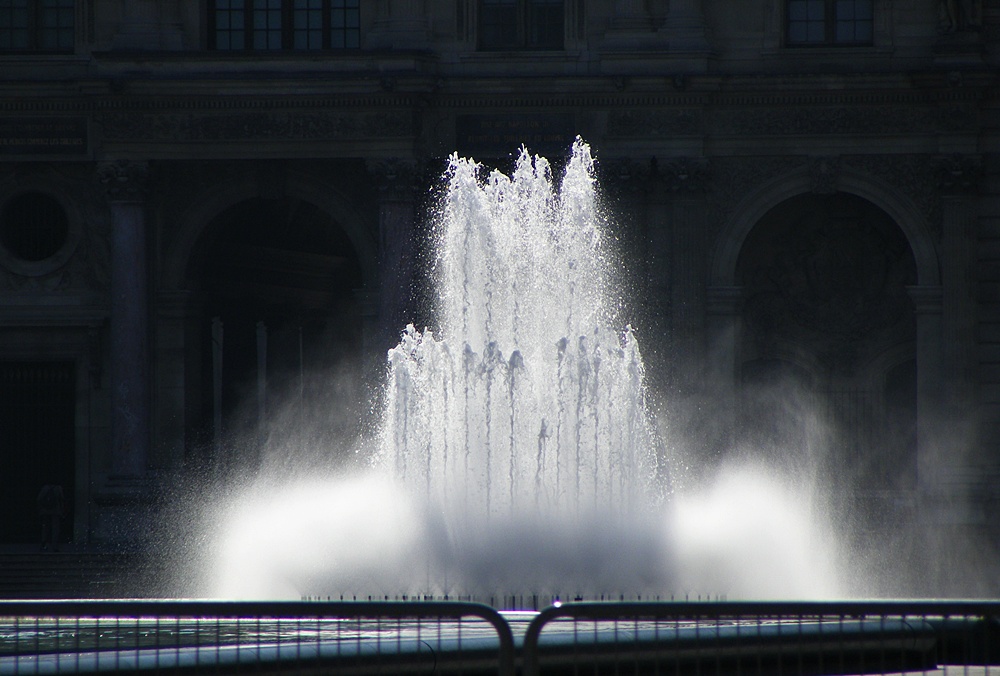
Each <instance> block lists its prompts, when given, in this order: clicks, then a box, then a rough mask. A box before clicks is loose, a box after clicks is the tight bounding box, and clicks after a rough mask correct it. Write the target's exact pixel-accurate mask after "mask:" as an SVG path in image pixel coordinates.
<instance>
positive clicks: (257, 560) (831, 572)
mask: <svg viewBox="0 0 1000 676" xmlns="http://www.w3.org/2000/svg"><path fill="white" fill-rule="evenodd" d="M443 180H444V186H443V192H442V195H441V204H440V209H439V216H438V219H437V221H436V223H435V226H434V230H433V234H434V238H435V241H434V244H435V249H436V252H437V258H436V260H435V265H434V275H435V282H436V285H437V291H438V298H437V301H438V306H437V311H438V316H437V324H436V326H437V329H436V330H432V329H430V328H425V329H423V330H418V329H417V328H416V327H414V326H412V325H411V326H408V327H407V328H406V329H405V330H404V331H403V332H402V335H401V339H400V342H399V344H398V345H397V346H395V347H393V348H392V349H390V350H389V351H388V378H387V383H386V391H385V409H384V416H383V420H382V424H381V431H380V436H379V439H378V442H377V445H378V449H379V450H378V451H377V453H375V455H374V460H373V463H372V467H371V469H370V470H369V471H368V472H367V473H366V474H364V475H358V474H352V475H350V476H348V477H341V478H331V479H326V480H319V479H310V480H295V481H286V482H284V483H283V484H282V485H280V486H274V485H268V484H267V483H266V482H260V483H258V484H257V485H256V486H255V487H253V488H251V489H250V490H249V491H248V492H247V493H246V494H245V496H244V497H242V498H240V499H239V500H237V501H236V502H235V503H233V506H232V508H231V509H229V510H228V511H226V512H225V513H224V514H222V515H221V516H219V517H218V518H219V521H220V523H221V524H223V525H222V527H221V528H220V529H219V532H220V534H221V535H220V539H219V549H220V554H219V556H217V557H216V560H217V562H218V566H217V570H216V573H217V575H216V578H217V582H216V583H215V586H214V587H213V592H212V593H214V594H222V595H225V596H235V597H240V598H247V597H273V596H278V597H289V596H291V597H294V596H319V597H328V596H332V597H339V596H340V595H345V597H346V598H352V597H361V598H365V597H368V596H375V597H378V596H381V595H388V596H396V595H401V594H434V595H449V596H451V597H455V596H474V597H480V598H489V597H491V596H494V595H497V594H524V595H536V594H537V595H540V596H543V597H544V596H545V595H549V596H553V595H563V597H566V596H583V597H590V598H593V597H605V598H607V597H626V598H636V597H642V598H650V597H660V598H670V597H671V596H675V595H685V594H689V595H698V594H704V595H705V596H710V595H716V596H719V595H726V596H729V597H731V598H736V597H760V596H767V597H781V598H789V597H795V596H824V597H833V596H838V595H841V591H840V590H839V588H838V584H839V580H838V579H837V576H836V574H835V566H836V563H835V561H836V559H837V557H838V556H839V552H837V551H836V550H835V548H832V547H829V546H828V545H829V542H830V538H828V537H827V530H826V529H825V528H819V529H817V528H816V526H815V524H816V523H822V518H820V517H821V514H820V513H819V511H817V510H816V509H814V508H813V507H811V506H810V505H809V500H808V496H805V495H802V494H801V492H798V491H796V490H794V482H793V481H791V480H790V481H787V482H782V481H780V480H779V479H776V478H775V475H774V473H766V474H763V473H760V472H756V471H755V472H750V471H743V470H740V471H738V472H735V473H732V474H726V473H723V474H721V475H720V477H719V478H718V480H717V481H716V483H714V484H707V485H708V486H709V487H708V488H705V489H703V490H701V489H697V488H692V489H690V490H683V491H678V490H674V489H670V490H668V488H667V487H668V486H670V485H671V482H673V484H674V485H675V486H676V485H677V484H679V482H678V481H677V479H678V477H676V476H674V477H671V476H669V474H668V472H667V468H668V466H670V460H671V459H670V457H669V455H668V453H667V451H666V447H665V446H664V445H663V443H661V441H660V439H659V438H658V435H657V431H656V428H655V426H654V424H653V421H652V418H651V415H650V411H649V406H648V404H647V393H646V384H645V381H644V371H645V367H644V365H643V360H642V355H641V352H640V350H639V343H638V340H637V338H636V335H635V332H634V331H633V330H632V329H631V328H630V327H629V326H624V327H618V328H616V327H614V326H613V325H612V322H613V320H614V318H615V317H616V314H617V312H618V310H619V308H620V307H621V302H620V298H618V297H616V295H615V294H617V293H620V291H619V290H618V289H617V288H616V287H615V286H614V284H613V283H612V280H613V278H614V276H615V275H614V274H613V271H612V269H611V265H610V262H609V261H610V260H611V256H610V254H609V251H608V248H609V247H608V244H609V243H608V242H607V241H606V238H607V234H606V232H605V230H604V229H603V227H602V226H603V224H602V222H601V219H600V217H599V212H600V209H599V198H598V192H597V185H596V181H595V173H594V159H593V158H592V156H591V153H590V149H589V147H588V146H587V145H586V144H585V143H583V141H581V140H579V139H578V140H577V142H576V143H575V144H574V145H573V147H572V150H571V154H570V157H569V159H568V161H567V163H566V167H565V171H564V173H563V175H562V178H561V181H558V182H557V181H556V179H555V178H554V177H553V172H552V168H551V166H550V165H549V163H548V162H547V161H546V160H545V159H543V158H541V157H532V156H531V155H530V154H529V153H528V152H527V151H526V150H524V149H522V151H521V153H520V154H519V156H518V158H517V161H516V165H515V168H514V170H513V172H512V173H511V175H510V176H507V175H505V174H503V173H501V172H499V171H492V172H489V173H485V170H484V169H483V168H482V167H481V166H480V165H478V164H477V163H475V162H474V161H472V160H469V159H462V158H459V157H458V156H452V158H451V160H450V164H449V168H448V171H447V172H446V174H445V175H444V177H443ZM712 486H714V488H713V487H712ZM671 492H672V494H671ZM796 571H800V572H802V573H803V574H802V575H801V576H800V577H794V575H793V574H794V573H795V572H796Z"/></svg>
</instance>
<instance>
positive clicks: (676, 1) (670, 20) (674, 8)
mask: <svg viewBox="0 0 1000 676" xmlns="http://www.w3.org/2000/svg"><path fill="white" fill-rule="evenodd" d="M701 3H702V0H670V10H669V12H668V13H667V20H666V23H665V24H664V26H663V28H662V29H661V30H662V31H664V32H666V34H667V37H668V38H669V40H670V50H671V51H672V52H675V53H688V54H702V55H707V54H708V52H709V50H710V46H709V44H708V40H707V39H706V37H705V12H704V10H703V9H702V4H701Z"/></svg>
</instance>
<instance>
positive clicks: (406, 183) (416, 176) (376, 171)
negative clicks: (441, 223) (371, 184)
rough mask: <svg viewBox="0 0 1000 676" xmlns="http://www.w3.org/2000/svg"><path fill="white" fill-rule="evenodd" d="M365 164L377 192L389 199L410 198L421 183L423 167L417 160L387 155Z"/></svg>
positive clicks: (403, 199)
mask: <svg viewBox="0 0 1000 676" xmlns="http://www.w3.org/2000/svg"><path fill="white" fill-rule="evenodd" d="M366 164H367V167H368V173H369V174H371V176H372V177H373V178H374V179H375V182H376V185H377V186H378V189H379V192H380V193H381V194H382V195H383V197H384V198H387V199H389V200H393V201H406V200H412V199H413V198H414V196H415V194H416V192H417V191H418V190H419V189H420V186H421V185H422V183H423V179H424V167H423V165H422V163H421V162H419V161H417V160H410V159H401V158H398V157H389V158H384V159H378V160H368V161H367V163H366Z"/></svg>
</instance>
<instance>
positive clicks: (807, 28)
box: [787, 0, 826, 45]
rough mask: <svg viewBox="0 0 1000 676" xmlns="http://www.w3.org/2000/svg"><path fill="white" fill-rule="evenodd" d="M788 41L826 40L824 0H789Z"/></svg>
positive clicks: (795, 42)
mask: <svg viewBox="0 0 1000 676" xmlns="http://www.w3.org/2000/svg"><path fill="white" fill-rule="evenodd" d="M787 10H788V25H787V29H788V43H789V44H793V45H803V44H814V43H822V42H824V41H825V40H826V11H825V10H826V5H825V3H824V0H788V5H787Z"/></svg>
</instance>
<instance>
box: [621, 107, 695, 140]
mask: <svg viewBox="0 0 1000 676" xmlns="http://www.w3.org/2000/svg"><path fill="white" fill-rule="evenodd" d="M702 116H703V113H702V112H701V111H699V110H697V109H686V110H636V109H631V110H613V111H611V112H610V113H608V126H607V133H608V136H612V137H615V136H619V137H632V136H644V137H649V136H663V137H670V136H684V135H690V134H699V133H702V132H703V131H704V129H703V125H702V119H703V117H702Z"/></svg>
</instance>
